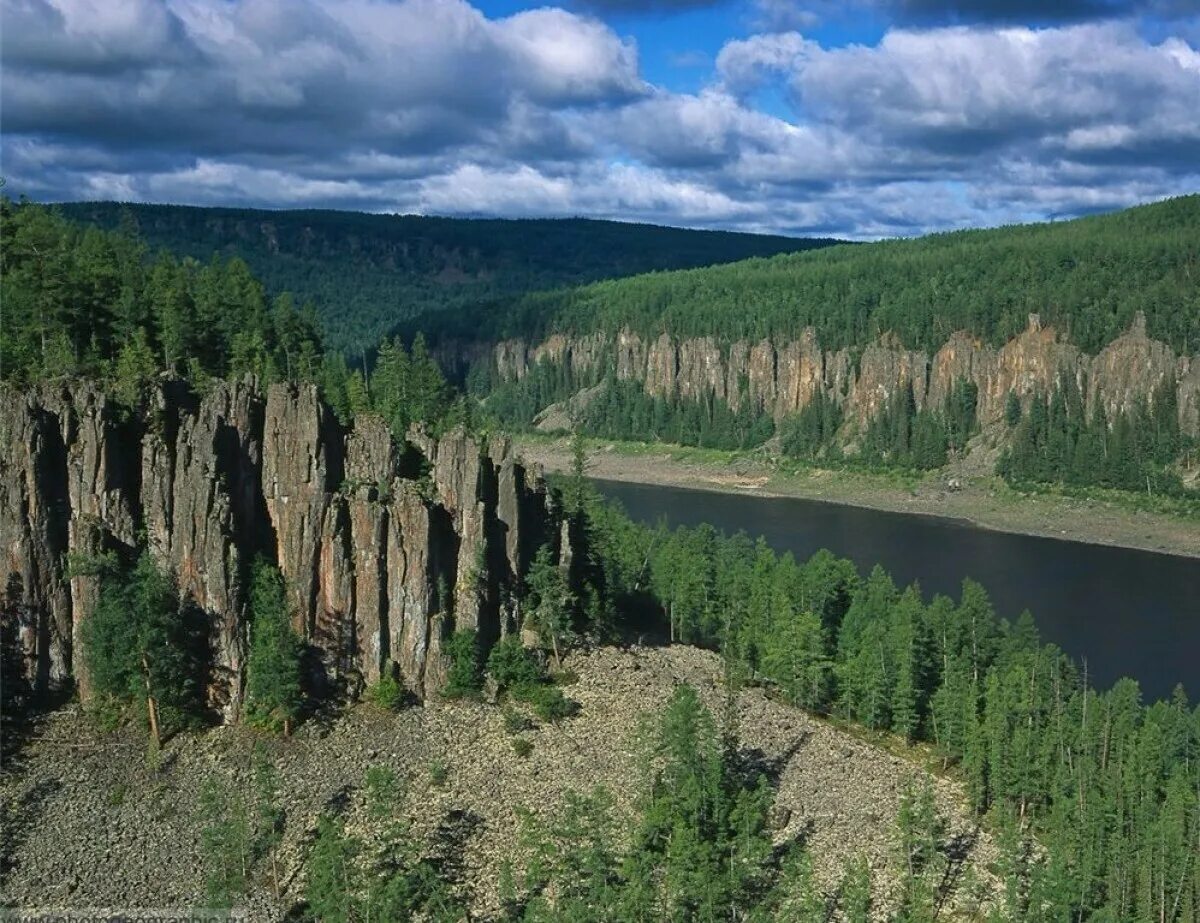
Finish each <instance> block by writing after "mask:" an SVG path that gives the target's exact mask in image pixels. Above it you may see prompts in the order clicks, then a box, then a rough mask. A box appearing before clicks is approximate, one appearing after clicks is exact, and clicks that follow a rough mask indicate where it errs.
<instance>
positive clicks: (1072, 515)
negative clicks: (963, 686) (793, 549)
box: [517, 437, 1200, 558]
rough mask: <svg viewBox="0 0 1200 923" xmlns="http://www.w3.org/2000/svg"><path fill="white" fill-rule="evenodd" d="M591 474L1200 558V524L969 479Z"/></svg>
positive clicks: (659, 451) (638, 449)
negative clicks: (955, 483) (950, 482)
mask: <svg viewBox="0 0 1200 923" xmlns="http://www.w3.org/2000/svg"><path fill="white" fill-rule="evenodd" d="M517 447H518V449H519V451H520V452H521V454H522V455H524V457H525V459H526V460H527V461H529V462H533V463H536V464H540V465H542V466H543V467H544V468H545V469H546V471H548V472H563V471H566V470H568V469H569V468H570V465H571V450H570V443H569V441H568V440H567V439H565V438H564V439H557V440H552V441H551V440H546V439H545V438H536V437H535V438H532V439H530V438H518V439H517ZM588 474H589V476H591V477H594V478H598V479H601V480H610V481H625V482H630V483H636V484H658V485H663V486H670V487H687V488H693V489H700V490H710V491H717V492H720V493H729V494H746V495H752V496H760V497H795V498H799V499H804V500H815V501H820V502H825V503H835V504H842V505H847V506H857V507H864V508H867V509H873V510H884V511H887V512H893V513H907V514H912V515H917V516H927V517H937V518H940V519H948V520H955V521H958V522H965V523H969V524H970V525H972V526H975V527H977V528H980V529H990V530H993V531H999V532H1011V533H1016V534H1019V535H1034V536H1040V537H1043V538H1053V539H1059V540H1062V541H1074V542H1085V543H1088V544H1094V545H1109V546H1115V547H1121V548H1134V549H1138V550H1141V551H1152V552H1156V553H1159V554H1171V555H1178V556H1181V557H1189V558H1200V522H1197V521H1195V520H1191V519H1187V518H1185V517H1183V516H1173V515H1169V514H1165V513H1154V512H1148V511H1145V510H1135V509H1129V508H1126V507H1123V506H1121V505H1119V504H1115V503H1112V502H1111V501H1107V500H1102V499H1081V498H1076V497H1068V496H1061V495H1056V494H1049V493H1047V494H1041V493H1038V494H1022V493H1020V492H1018V491H1015V490H1013V489H1012V488H1010V487H1008V486H1007V485H1005V484H1004V483H1003V482H1001V481H999V479H997V478H994V477H968V478H964V479H962V486H961V489H957V490H951V489H948V488H947V486H946V484H945V483H944V482H943V480H942V477H941V476H939V475H937V474H933V475H928V476H925V477H895V476H890V475H876V474H872V473H867V472H856V471H832V470H827V469H815V468H814V469H801V470H797V471H780V470H778V469H777V468H776V467H775V466H774V465H773V464H771V462H770V460H769V459H760V458H755V457H752V456H748V455H742V454H736V453H720V452H704V451H700V450H690V449H685V448H681V447H674V446H641V445H634V444H624V443H614V442H611V441H605V440H600V441H595V442H592V443H589V446H588Z"/></svg>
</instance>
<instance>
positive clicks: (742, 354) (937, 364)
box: [493, 314, 1200, 435]
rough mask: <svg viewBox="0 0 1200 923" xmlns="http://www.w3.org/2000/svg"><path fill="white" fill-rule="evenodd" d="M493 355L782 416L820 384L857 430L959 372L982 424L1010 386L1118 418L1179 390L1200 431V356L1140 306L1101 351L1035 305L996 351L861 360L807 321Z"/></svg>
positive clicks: (941, 389) (942, 391) (595, 340)
mask: <svg viewBox="0 0 1200 923" xmlns="http://www.w3.org/2000/svg"><path fill="white" fill-rule="evenodd" d="M493 361H494V364H495V367H496V371H497V372H498V374H499V375H500V376H501V377H503V378H509V379H515V378H522V377H524V376H525V375H526V374H527V372H528V369H529V367H530V366H531V365H532V364H534V363H537V362H544V361H550V362H555V363H563V364H566V365H568V366H569V367H570V369H571V371H572V372H574V373H575V374H577V375H579V374H583V375H584V376H585V378H586V375H587V374H591V375H592V376H598V375H600V374H602V373H604V372H605V371H608V370H609V369H611V370H612V371H613V372H614V373H615V375H616V377H617V378H618V379H620V380H625V381H638V382H641V383H642V385H643V387H644V388H645V390H646V393H647V394H650V395H653V396H656V397H663V398H668V399H671V398H683V399H689V398H691V399H697V398H702V397H708V396H711V397H715V398H717V399H719V400H724V401H727V402H728V403H729V404H730V405H731V406H732V407H734V408H735V409H738V408H741V407H744V406H750V407H752V408H754V409H758V410H762V411H766V412H770V413H771V414H772V415H773V416H774V417H775V418H776V419H782V418H783V417H786V416H788V415H790V414H793V413H796V412H798V411H800V410H802V409H804V407H805V406H807V405H808V404H809V402H811V401H812V400H813V398H814V397H815V396H816V395H817V394H818V393H823V394H824V396H825V397H827V398H829V399H831V400H833V401H835V402H836V403H838V404H839V405H841V406H842V408H843V410H844V412H845V419H846V420H847V424H846V425H847V427H848V429H849V430H857V429H861V427H862V426H863V425H864V424H865V423H866V422H867V421H868V420H870V419H871V418H872V417H873V416H874V415H875V414H876V413H878V412H879V410H880V408H882V407H883V406H884V405H885V404H886V403H887V401H888V400H889V399H890V397H891V395H893V394H894V393H895V392H896V391H897V390H899V389H902V388H905V387H908V386H909V385H910V384H911V386H912V389H913V397H914V399H915V401H916V404H917V406H918V407H923V406H925V405H926V403H927V402H928V404H929V406H932V407H941V406H943V405H944V403H945V401H946V398H947V396H948V395H949V394H950V392H951V391H952V389H953V388H954V386H955V384H956V383H957V382H958V381H970V382H973V383H974V384H975V385H976V387H977V388H978V394H979V400H978V416H979V419H980V422H981V423H982V424H983V425H984V426H987V425H989V424H994V423H998V422H999V421H1000V420H1001V419H1002V418H1003V416H1004V407H1005V403H1006V401H1007V400H1008V395H1009V392H1014V393H1015V394H1016V395H1017V397H1018V398H1020V399H1021V401H1022V402H1023V403H1025V404H1028V402H1029V400H1030V398H1031V397H1032V395H1033V394H1035V393H1043V394H1045V393H1050V392H1053V391H1054V390H1055V389H1057V388H1058V387H1059V386H1060V384H1061V382H1062V381H1063V380H1064V379H1067V380H1071V381H1073V382H1074V383H1075V385H1076V386H1077V387H1078V388H1079V389H1080V393H1082V394H1083V395H1084V396H1085V398H1086V401H1087V408H1088V412H1089V414H1090V413H1091V412H1092V411H1093V410H1094V409H1095V408H1096V407H1097V406H1102V407H1103V409H1104V410H1105V412H1106V413H1107V415H1108V418H1109V419H1110V420H1111V419H1113V418H1114V417H1115V415H1116V414H1117V413H1119V412H1121V411H1128V410H1130V409H1131V408H1132V407H1133V406H1134V405H1135V404H1137V403H1139V402H1144V401H1148V400H1149V399H1150V398H1151V397H1152V396H1153V395H1154V393H1155V391H1156V390H1157V389H1159V388H1162V387H1167V388H1174V389H1175V391H1176V395H1175V397H1176V402H1175V403H1176V406H1177V407H1178V409H1179V424H1180V428H1181V429H1182V431H1183V432H1184V433H1187V434H1191V435H1198V434H1200V362H1198V360H1197V359H1196V357H1189V356H1177V355H1176V354H1175V353H1174V351H1173V350H1172V349H1171V347H1170V346H1168V345H1167V344H1166V343H1162V342H1159V341H1157V340H1152V339H1150V338H1149V337H1148V336H1147V334H1146V324H1145V320H1144V318H1143V317H1142V316H1141V315H1138V316H1137V318H1136V319H1135V320H1134V322H1133V325H1132V326H1131V328H1130V330H1129V331H1128V332H1127V333H1125V334H1124V335H1122V336H1121V337H1118V338H1117V339H1116V340H1114V341H1113V342H1112V343H1110V344H1109V345H1108V346H1106V347H1105V348H1104V349H1103V350H1102V351H1101V352H1100V353H1099V354H1098V355H1096V356H1088V355H1085V354H1083V353H1081V352H1080V350H1079V349H1077V348H1076V347H1075V346H1073V345H1071V343H1070V342H1068V341H1067V339H1066V338H1065V337H1063V336H1062V335H1061V334H1060V333H1059V332H1058V331H1056V330H1054V329H1053V328H1051V327H1045V326H1043V325H1042V324H1041V322H1040V320H1039V318H1038V316H1037V315H1036V314H1033V315H1030V318H1029V325H1028V327H1027V328H1026V329H1025V330H1024V331H1023V332H1022V333H1020V334H1019V335H1018V336H1016V337H1014V338H1013V339H1012V340H1009V341H1008V342H1007V343H1005V344H1004V345H1003V346H1002V347H1000V348H999V349H994V348H992V347H991V346H988V345H987V344H986V343H983V342H981V341H980V340H978V339H977V338H975V337H973V336H971V335H970V334H968V333H965V332H961V331H960V332H958V333H955V334H953V335H952V336H951V337H950V338H949V340H947V342H946V343H945V344H944V345H943V346H942V347H941V348H940V349H939V350H938V351H937V352H936V353H935V354H934V355H933V356H932V357H931V356H929V355H928V354H927V353H924V352H921V351H919V350H909V349H906V348H905V346H904V345H903V344H902V343H900V342H899V340H897V339H896V338H895V337H894V336H892V335H891V334H884V335H883V336H882V337H881V338H880V339H879V340H878V341H876V342H874V343H872V344H870V345H868V346H867V347H866V348H865V349H863V350H862V353H861V355H860V356H859V357H858V360H857V362H855V361H854V360H853V358H852V356H851V354H850V351H848V350H846V349H841V350H837V351H833V350H825V349H822V347H821V345H820V343H819V342H818V341H817V336H816V333H815V332H814V331H813V330H812V329H811V328H810V329H806V330H805V331H804V332H803V333H802V334H801V335H800V336H799V337H798V338H796V339H794V340H789V341H786V342H772V341H770V340H765V339H764V340H760V341H758V342H748V341H745V340H738V341H735V342H732V343H721V342H719V341H718V340H717V339H715V338H713V337H696V338H683V339H680V338H676V337H672V336H671V335H669V334H667V333H663V334H660V335H659V336H658V337H656V338H654V339H651V340H646V339H644V338H643V337H641V336H640V335H638V334H637V333H635V332H633V331H631V330H627V329H623V330H621V331H619V332H618V333H617V334H616V335H615V337H611V338H609V339H607V340H602V339H601V338H600V337H599V335H597V334H589V335H588V336H586V337H579V338H572V337H570V336H566V335H564V334H555V335H554V336H552V337H550V338H549V339H548V340H546V342H545V343H542V344H539V345H532V346H530V345H528V344H526V343H525V342H524V341H521V340H506V341H504V342H502V343H498V344H496V346H495V347H494V349H493Z"/></svg>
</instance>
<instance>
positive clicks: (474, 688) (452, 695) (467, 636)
mask: <svg viewBox="0 0 1200 923" xmlns="http://www.w3.org/2000/svg"><path fill="white" fill-rule="evenodd" d="M446 653H447V654H448V655H449V656H450V672H449V675H448V676H447V677H446V686H445V688H444V689H443V690H442V695H443V696H445V697H446V698H447V699H461V698H474V697H475V696H477V695H479V690H480V689H481V688H482V687H483V671H482V670H481V669H480V664H479V659H480V658H479V636H478V634H477V633H476V632H474V631H472V630H470V629H466V628H464V629H462V630H461V631H456V632H455V633H454V634H452V635H451V636H450V640H449V641H448V642H447V643H446Z"/></svg>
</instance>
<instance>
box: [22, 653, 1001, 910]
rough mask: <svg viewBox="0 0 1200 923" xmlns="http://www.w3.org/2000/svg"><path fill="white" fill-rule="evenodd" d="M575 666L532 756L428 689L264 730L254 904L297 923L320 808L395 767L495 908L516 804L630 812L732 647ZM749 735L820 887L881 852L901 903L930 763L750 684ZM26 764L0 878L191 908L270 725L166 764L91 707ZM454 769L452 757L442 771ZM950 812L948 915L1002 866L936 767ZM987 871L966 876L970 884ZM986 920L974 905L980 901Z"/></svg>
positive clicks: (744, 708) (45, 726)
mask: <svg viewBox="0 0 1200 923" xmlns="http://www.w3.org/2000/svg"><path fill="white" fill-rule="evenodd" d="M566 666H567V668H568V669H570V670H572V671H574V672H575V673H576V674H577V675H578V682H576V683H574V684H573V685H571V686H569V687H567V688H566V689H565V691H566V692H567V694H568V695H569V696H570V697H571V698H573V699H574V700H576V701H577V702H578V703H579V705H580V709H579V712H578V714H576V715H575V716H574V717H572V718H570V719H567V720H565V721H563V722H561V723H559V724H555V725H544V726H539V727H535V728H534V729H532V730H528V731H525V732H523V733H522V734H521V736H523V737H525V738H527V739H528V740H529V741H530V742H531V743H532V745H533V749H532V752H531V753H530V754H529V755H528V756H527V757H524V758H522V757H519V756H517V755H516V754H515V753H514V749H513V746H512V735H511V734H510V733H509V732H507V731H506V730H505V722H504V717H503V710H502V709H501V708H500V707H497V706H496V705H489V704H485V703H482V702H447V701H443V700H441V699H440V697H431V698H430V699H429V700H427V702H426V703H425V704H424V705H423V706H413V707H409V708H407V709H404V710H402V711H400V712H398V713H388V712H382V711H379V710H378V709H376V708H374V707H373V706H370V705H365V704H364V705H359V706H357V707H356V708H354V709H353V710H351V711H348V712H346V713H344V714H342V715H340V716H338V717H336V718H333V719H330V720H328V721H323V722H318V721H314V722H310V723H308V724H306V725H303V726H302V727H301V728H300V729H299V731H298V733H297V734H296V735H295V736H294V737H292V738H290V739H282V740H270V741H267V746H268V747H269V750H270V753H271V755H272V758H273V760H274V763H275V765H276V766H277V768H278V772H279V776H280V781H281V791H282V797H283V807H284V811H285V825H284V839H283V844H282V846H281V848H280V850H279V855H278V872H279V878H280V881H281V883H282V884H281V894H280V897H279V898H275V897H274V896H273V893H272V892H273V889H272V887H271V886H270V884H269V880H268V879H269V875H268V874H267V872H266V871H265V870H260V875H259V880H258V884H257V885H256V887H255V890H254V891H253V893H252V894H251V895H250V896H248V897H247V899H246V902H245V904H246V906H247V908H248V909H249V911H250V918H251V919H253V920H276V919H281V918H282V917H283V916H284V915H285V914H286V913H287V912H288V910H289V908H291V907H292V906H293V905H294V904H295V902H296V901H298V900H299V899H300V897H301V895H302V892H303V883H304V874H305V873H304V870H303V857H304V855H305V853H306V849H307V843H308V842H310V840H311V837H312V835H313V832H314V830H315V827H316V821H317V818H318V816H319V814H320V813H321V812H323V811H342V812H348V815H349V817H350V820H351V825H352V826H355V825H356V824H357V822H358V819H359V818H361V817H362V816H363V813H362V792H361V785H362V781H363V774H364V770H365V769H366V768H367V767H369V766H375V765H378V766H388V767H391V768H392V769H394V770H395V771H396V773H397V774H398V775H399V776H400V777H401V778H405V779H407V780H408V781H407V787H406V797H405V810H406V812H407V814H408V816H409V817H410V819H411V821H412V824H413V827H414V830H415V831H417V832H418V833H419V834H420V835H421V836H422V837H423V840H424V842H425V843H426V844H427V845H426V848H427V849H429V850H430V851H432V852H437V851H439V850H441V851H444V852H448V853H449V854H450V855H451V856H452V858H453V859H454V860H455V863H456V864H457V865H458V866H459V877H460V884H459V886H458V887H459V890H460V891H461V893H463V894H464V895H467V896H469V898H470V900H471V905H472V907H473V908H474V911H475V914H476V918H478V919H485V920H486V919H488V918H489V917H491V916H492V915H493V914H494V913H495V912H496V910H497V908H498V896H497V891H496V888H497V876H498V873H499V867H500V864H501V862H502V861H503V860H504V859H506V858H507V859H510V860H514V861H515V862H516V863H517V865H518V866H519V865H520V857H521V851H520V849H519V847H518V842H517V841H518V836H517V831H518V827H519V820H518V811H519V809H521V808H527V809H529V810H532V811H534V812H536V813H539V814H542V815H546V814H548V813H549V812H552V811H553V810H554V808H555V807H556V806H557V805H559V804H560V803H561V802H562V799H563V795H564V793H565V792H567V791H582V792H586V791H588V790H590V789H592V788H593V787H594V786H597V785H602V786H604V787H605V788H606V789H607V790H608V791H609V792H610V793H612V795H613V796H614V797H615V801H616V805H617V810H618V811H619V812H621V813H622V814H626V813H628V812H630V811H632V810H633V806H634V804H635V802H636V799H637V797H638V794H639V791H640V788H639V786H640V784H641V782H640V778H641V776H640V774H639V770H638V768H637V764H638V753H639V752H640V743H639V741H640V739H641V738H640V736H639V735H640V733H641V731H640V728H642V727H643V726H644V722H645V719H646V718H647V717H648V716H650V715H653V714H656V713H657V712H658V711H659V709H660V708H661V706H662V705H663V704H664V703H665V702H666V700H667V699H668V697H669V696H670V694H671V692H672V690H673V689H674V687H675V686H676V684H678V683H688V684H690V685H692V686H694V687H695V688H696V689H698V690H699V692H700V693H701V695H702V697H703V699H704V700H705V702H706V704H707V705H708V706H709V708H710V709H711V710H712V711H713V712H714V714H717V715H720V714H722V713H723V711H724V708H725V705H724V702H725V693H724V690H723V688H722V687H721V685H720V676H721V665H720V661H719V659H718V658H717V657H716V656H715V655H713V654H711V653H708V652H704V651H700V650H697V649H695V648H689V647H682V646H677V647H671V648H646V649H626V650H622V649H617V648H600V649H597V650H594V651H591V652H587V653H576V654H573V655H571V656H570V657H569V658H568V660H567V664H566ZM736 715H737V721H738V728H739V733H740V737H741V742H742V746H743V747H745V748H746V750H747V751H748V752H750V753H753V754H754V755H755V757H756V758H757V759H759V760H761V763H762V765H763V767H764V768H766V769H768V770H769V771H770V774H771V778H772V780H773V785H774V787H775V789H776V793H777V794H776V807H775V809H774V810H773V817H774V818H775V831H774V836H775V837H776V839H777V840H778V841H780V842H782V841H784V840H788V839H791V838H795V837H801V838H803V839H804V841H805V842H806V843H807V844H808V848H809V850H810V852H811V855H812V858H813V861H814V863H815V868H816V872H817V875H818V878H819V880H820V881H821V883H822V886H823V887H825V888H828V889H832V888H833V887H834V885H835V882H836V879H837V877H838V875H839V874H840V869H841V866H842V863H843V862H844V861H845V860H846V859H847V858H848V857H850V856H852V855H855V854H862V855H864V856H866V857H867V859H868V860H869V862H870V864H871V867H872V869H873V871H874V875H873V878H874V882H875V899H876V904H877V912H879V913H880V914H882V913H884V912H885V911H886V910H887V909H888V908H889V907H891V906H893V905H894V902H895V899H896V896H897V895H896V877H897V871H898V869H897V865H896V862H897V859H896V853H895V851H894V820H895V816H896V813H897V809H898V806H899V799H900V796H901V792H902V790H903V788H904V786H905V784H906V781H907V780H909V779H910V778H912V777H913V776H914V775H920V774H921V773H922V772H923V770H922V769H920V768H919V765H918V762H917V761H915V760H911V759H902V758H900V757H897V756H894V755H892V754H889V753H888V752H885V751H884V750H881V749H879V748H878V747H876V746H873V745H871V744H869V743H866V742H864V741H862V740H860V739H858V738H856V737H854V736H851V735H850V734H847V733H845V732H843V731H840V730H837V729H836V728H834V727H832V726H830V725H829V724H827V723H825V722H822V721H819V720H816V719H814V718H812V717H809V716H808V715H806V714H805V713H803V712H801V711H798V710H796V709H793V708H790V707H788V706H785V705H782V704H780V703H778V702H775V701H773V700H771V699H770V698H768V697H767V696H766V695H764V693H763V692H762V691H761V690H756V689H751V690H746V691H743V692H741V693H740V694H739V695H738V696H737V698H736ZM34 737H35V740H34V742H33V743H31V744H30V745H29V746H28V747H27V749H26V750H25V752H24V754H23V755H22V758H21V760H20V761H19V762H18V763H17V764H15V765H14V766H12V767H10V771H9V772H7V773H6V774H5V776H4V777H3V780H2V781H0V795H2V796H3V799H4V827H5V829H4V831H3V832H4V837H5V846H6V850H7V852H8V855H9V857H10V861H11V868H9V869H8V870H7V872H6V873H5V875H4V879H3V888H2V889H0V894H2V895H3V898H4V900H6V901H8V902H11V903H13V904H16V905H18V906H21V905H25V906H29V905H42V906H76V907H80V906H110V905H121V906H155V907H167V906H179V905H187V904H194V903H195V902H196V901H198V900H199V899H200V897H201V894H202V875H203V859H202V851H201V847H200V842H199V831H198V824H197V819H196V809H197V802H198V796H199V790H200V788H201V786H202V784H203V782H204V780H205V779H206V778H210V777H214V776H215V777H216V778H218V779H220V780H222V781H223V782H224V784H226V785H227V786H228V787H229V788H230V789H231V790H232V789H234V788H239V787H240V788H242V789H244V790H248V789H249V788H250V785H251V783H250V770H249V766H250V753H251V750H252V748H253V746H254V745H255V743H256V737H255V735H254V734H252V733H251V732H250V731H248V730H247V729H245V728H243V727H239V726H227V727H220V728H217V729H215V730H212V731H208V732H204V733H199V734H190V735H183V736H180V737H177V738H175V739H173V740H171V741H169V742H168V743H167V744H166V749H165V754H164V759H163V761H162V763H161V767H160V768H157V769H155V768H151V767H150V766H148V765H147V764H146V762H145V761H144V760H143V759H142V758H141V752H142V748H143V747H144V738H143V737H141V736H139V735H138V734H137V733H136V732H133V731H127V732H118V733H116V734H101V733H99V732H97V731H95V730H94V729H93V728H92V725H91V724H89V723H88V721H87V719H86V718H84V717H83V715H82V714H81V713H80V712H79V711H78V710H77V709H71V710H66V711H61V712H58V713H55V714H53V715H51V716H49V717H48V718H46V719H44V720H43V721H42V722H41V723H40V724H39V726H38V727H37V728H36V731H35V735H34ZM439 767H444V778H442V771H441V769H439ZM934 785H935V791H936V796H937V800H938V803H939V808H940V810H941V811H943V812H944V813H945V814H946V816H947V817H948V820H949V824H948V830H947V834H946V844H947V846H948V847H950V846H951V845H953V847H954V854H955V855H956V856H961V860H960V861H958V862H956V863H954V864H953V865H952V868H953V870H954V874H953V875H952V876H950V877H949V878H948V881H949V884H950V889H951V891H952V898H951V900H950V902H949V913H948V915H947V916H946V917H945V918H946V919H955V918H959V917H962V918H966V917H967V916H969V915H970V914H971V913H972V912H974V911H975V910H976V909H977V908H978V906H979V903H980V901H981V900H982V901H984V902H986V900H987V896H986V895H988V894H990V893H992V892H993V891H994V888H995V882H994V880H993V879H992V878H991V876H990V874H989V872H988V871H987V867H988V865H989V864H990V862H991V861H992V860H993V859H994V857H995V855H994V847H993V846H992V844H991V841H990V840H989V838H988V836H987V835H986V834H981V833H980V832H979V831H978V830H977V829H976V827H975V824H974V821H973V820H972V819H971V818H970V817H969V816H968V814H967V813H966V812H965V811H964V809H963V807H962V805H963V796H962V792H961V791H960V789H959V787H958V785H957V784H956V783H954V782H952V781H948V780H945V779H935V780H934ZM970 881H974V883H973V884H971V885H968V884H967V882H970ZM972 918H977V917H972Z"/></svg>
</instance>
